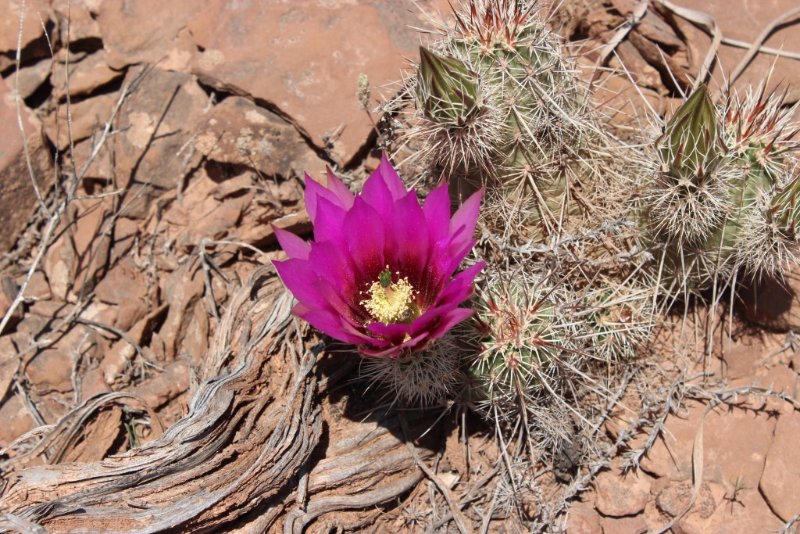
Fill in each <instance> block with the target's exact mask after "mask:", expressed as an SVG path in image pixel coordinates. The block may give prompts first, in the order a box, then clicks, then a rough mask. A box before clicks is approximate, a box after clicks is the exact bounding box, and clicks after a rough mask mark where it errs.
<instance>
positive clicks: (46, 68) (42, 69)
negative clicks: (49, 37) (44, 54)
mask: <svg viewBox="0 0 800 534" xmlns="http://www.w3.org/2000/svg"><path fill="white" fill-rule="evenodd" d="M52 68H53V61H52V60H51V59H43V60H41V61H39V62H38V63H35V64H33V65H31V66H29V67H25V68H21V69H19V72H17V71H12V72H11V74H10V75H9V76H8V78H6V84H7V85H8V87H9V88H10V89H11V90H12V91H14V92H17V93H19V95H20V96H21V97H22V98H23V99H25V98H28V97H29V96H31V95H32V94H33V93H35V92H36V90H37V89H38V88H39V87H41V86H42V84H43V83H44V82H45V81H46V80H47V78H49V77H50V71H51V70H52Z"/></svg>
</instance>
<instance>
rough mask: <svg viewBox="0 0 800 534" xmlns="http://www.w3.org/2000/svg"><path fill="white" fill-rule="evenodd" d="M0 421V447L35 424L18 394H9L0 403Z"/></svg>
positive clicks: (0, 369)
mask: <svg viewBox="0 0 800 534" xmlns="http://www.w3.org/2000/svg"><path fill="white" fill-rule="evenodd" d="M0 371H2V368H0ZM0 421H3V424H2V425H0V447H6V446H7V445H8V444H9V443H11V442H12V441H14V440H15V439H17V438H18V437H20V436H21V435H22V434H24V433H25V432H28V431H29V430H32V429H33V428H34V427H35V426H36V423H35V422H34V420H33V418H32V417H31V415H30V413H29V412H28V409H27V408H25V405H24V404H23V403H22V399H20V397H19V395H9V397H8V398H7V399H6V400H5V402H3V403H0Z"/></svg>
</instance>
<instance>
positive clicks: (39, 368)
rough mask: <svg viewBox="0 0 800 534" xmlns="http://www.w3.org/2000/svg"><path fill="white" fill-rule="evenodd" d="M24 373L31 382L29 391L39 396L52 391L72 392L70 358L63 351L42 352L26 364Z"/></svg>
mask: <svg viewBox="0 0 800 534" xmlns="http://www.w3.org/2000/svg"><path fill="white" fill-rule="evenodd" d="M65 344H66V343H60V344H59V345H65ZM25 372H26V374H27V376H28V379H29V380H30V382H31V389H32V390H33V391H34V392H35V393H36V394H37V395H39V396H42V395H45V394H47V393H50V392H53V391H57V392H60V393H68V392H70V391H72V358H71V357H70V355H69V353H68V352H67V351H65V350H61V349H60V348H52V349H45V350H43V351H42V352H41V353H40V354H38V355H37V356H36V357H35V358H34V359H33V360H32V361H31V362H30V363H29V364H28V366H27V367H26V368H25Z"/></svg>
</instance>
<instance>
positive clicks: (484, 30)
mask: <svg viewBox="0 0 800 534" xmlns="http://www.w3.org/2000/svg"><path fill="white" fill-rule="evenodd" d="M455 17H456V24H455V27H454V28H447V29H442V34H443V38H442V39H441V40H440V41H439V42H438V43H436V44H435V45H434V47H435V51H434V50H428V49H425V48H422V49H421V53H420V56H421V61H420V64H419V68H418V71H417V76H416V80H412V84H413V91H414V94H415V99H416V107H417V119H418V121H417V124H416V126H415V128H414V129H413V130H412V131H411V132H410V134H409V136H408V140H409V141H411V142H413V141H418V142H419V143H418V144H420V145H421V148H422V153H423V154H426V155H427V156H428V159H429V163H430V164H432V166H433V167H434V168H437V169H438V170H439V173H440V174H441V175H442V176H445V177H447V178H448V179H451V180H455V181H456V183H457V186H458V189H457V193H458V196H460V197H463V196H465V195H466V194H468V193H470V192H471V191H474V190H475V189H477V188H478V187H479V186H480V185H487V187H495V188H500V189H502V190H503V191H504V194H505V195H506V196H511V193H513V194H514V196H516V197H524V198H525V199H527V200H529V201H530V202H525V203H524V204H526V205H527V206H526V208H525V209H526V210H529V212H530V213H529V214H528V215H529V217H528V221H527V224H528V225H532V226H543V227H545V229H547V228H550V229H552V228H554V227H556V226H559V225H560V223H561V221H562V220H563V219H564V216H565V205H566V204H567V203H568V199H567V198H566V196H567V192H568V186H569V184H570V183H571V182H572V181H571V178H572V177H573V176H574V175H576V174H585V169H581V168H580V165H581V164H580V163H579V162H581V161H585V159H586V158H585V157H584V158H582V157H581V152H582V150H583V145H584V144H585V139H586V137H587V135H588V134H589V132H591V131H592V130H593V128H592V127H590V125H588V124H587V118H586V117H587V111H586V98H585V92H584V91H583V89H582V88H581V85H580V84H579V83H578V81H577V78H576V76H574V74H573V73H572V72H571V71H570V70H569V66H568V64H567V62H566V61H565V59H564V53H563V51H562V50H561V47H560V43H559V42H558V40H557V38H556V37H555V36H554V35H552V34H551V33H550V32H549V31H548V30H547V29H546V27H545V25H544V23H543V22H542V21H541V20H539V19H538V17H537V13H536V11H535V10H534V5H533V3H532V2H527V1H522V0H473V1H472V2H469V3H468V4H466V5H463V6H461V9H460V10H459V9H457V10H456V13H455ZM571 209H572V207H569V208H567V212H568V211H570V210H571Z"/></svg>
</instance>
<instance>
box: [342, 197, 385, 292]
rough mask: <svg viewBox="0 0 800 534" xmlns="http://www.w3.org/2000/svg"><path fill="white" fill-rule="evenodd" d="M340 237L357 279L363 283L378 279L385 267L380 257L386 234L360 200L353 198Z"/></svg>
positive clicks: (379, 220) (373, 212)
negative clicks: (343, 241)
mask: <svg viewBox="0 0 800 534" xmlns="http://www.w3.org/2000/svg"><path fill="white" fill-rule="evenodd" d="M343 235H344V237H345V239H346V243H347V249H348V251H349V252H350V257H351V258H352V259H353V264H354V266H355V268H356V270H357V272H358V275H357V279H358V280H359V281H360V282H366V283H371V282H374V281H375V280H377V275H378V273H379V272H380V271H381V270H383V268H384V267H385V265H386V263H385V261H384V256H383V250H384V246H385V244H386V235H385V231H384V228H383V221H382V220H381V217H380V216H379V215H378V212H377V211H375V210H374V209H373V208H372V206H370V205H369V204H367V203H366V202H365V201H364V199H362V198H361V197H356V199H355V202H354V203H353V208H352V209H351V210H350V211H348V212H347V215H345V218H344V224H343ZM373 278H374V280H373Z"/></svg>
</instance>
